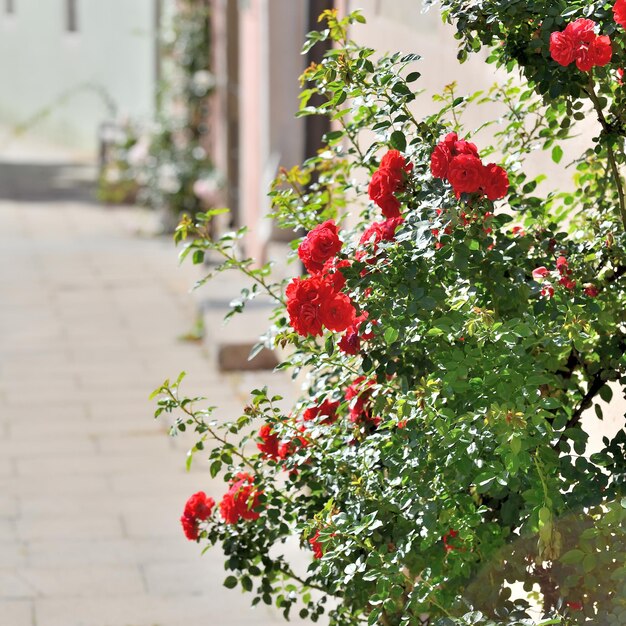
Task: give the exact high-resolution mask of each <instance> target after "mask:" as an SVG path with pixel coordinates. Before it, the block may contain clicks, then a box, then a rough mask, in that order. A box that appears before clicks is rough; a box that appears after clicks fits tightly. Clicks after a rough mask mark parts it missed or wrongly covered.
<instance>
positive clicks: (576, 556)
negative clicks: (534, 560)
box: [560, 548, 585, 565]
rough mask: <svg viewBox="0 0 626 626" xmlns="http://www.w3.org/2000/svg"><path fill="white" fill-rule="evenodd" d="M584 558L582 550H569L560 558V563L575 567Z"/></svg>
mask: <svg viewBox="0 0 626 626" xmlns="http://www.w3.org/2000/svg"><path fill="white" fill-rule="evenodd" d="M584 558H585V553H584V552H583V551H582V550H578V549H577V548H576V549H574V550H570V551H569V552H566V553H565V554H564V555H563V556H562V557H561V558H560V561H561V563H564V564H565V565H576V563H580V562H581V561H582V560H583V559H584Z"/></svg>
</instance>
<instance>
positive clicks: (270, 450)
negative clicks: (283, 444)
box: [256, 424, 280, 459]
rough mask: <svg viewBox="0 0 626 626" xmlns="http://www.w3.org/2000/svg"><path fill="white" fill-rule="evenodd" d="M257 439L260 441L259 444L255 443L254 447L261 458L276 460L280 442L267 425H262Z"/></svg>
mask: <svg viewBox="0 0 626 626" xmlns="http://www.w3.org/2000/svg"><path fill="white" fill-rule="evenodd" d="M258 437H259V439H261V443H257V444H256V445H257V448H258V449H259V450H260V451H261V452H262V454H263V456H265V457H268V458H270V459H277V458H278V448H279V445H280V442H279V440H278V436H277V435H276V434H275V433H274V431H273V430H272V427H271V426H270V425H269V424H263V426H261V428H260V429H259V433H258Z"/></svg>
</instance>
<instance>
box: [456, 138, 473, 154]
mask: <svg viewBox="0 0 626 626" xmlns="http://www.w3.org/2000/svg"><path fill="white" fill-rule="evenodd" d="M459 154H471V155H472V156H475V157H478V148H477V147H476V144H474V143H472V142H471V141H465V139H460V140H459V141H455V142H454V150H453V151H452V156H458V155H459Z"/></svg>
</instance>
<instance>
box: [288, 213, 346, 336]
mask: <svg viewBox="0 0 626 626" xmlns="http://www.w3.org/2000/svg"><path fill="white" fill-rule="evenodd" d="M341 246H342V243H341V240H340V239H339V234H338V229H337V225H336V224H335V222H334V221H333V220H328V221H326V222H324V223H323V224H320V225H319V226H316V227H315V228H314V229H313V230H312V231H311V232H310V233H309V234H308V235H307V236H306V237H305V238H304V240H303V241H302V243H301V244H300V246H299V247H298V256H299V257H300V259H302V262H303V263H304V266H305V267H306V268H307V270H308V271H309V272H310V273H311V276H310V277H309V278H294V279H293V280H292V281H291V282H290V283H289V285H287V290H286V296H287V312H288V313H289V321H290V323H291V326H292V327H293V329H294V330H295V331H296V332H297V333H298V334H299V335H302V336H303V337H306V336H307V335H313V336H314V337H315V336H321V335H322V332H323V327H324V326H325V327H326V328H328V329H329V330H333V331H337V332H341V331H344V330H346V328H348V327H349V326H351V325H352V324H353V323H354V321H355V318H356V311H355V309H354V306H353V305H352V301H351V300H350V298H349V297H348V296H347V295H346V294H344V293H341V290H342V289H343V287H344V286H345V282H346V281H345V278H344V277H343V275H342V274H341V271H340V268H341V267H345V266H346V265H348V264H349V263H348V261H339V262H337V261H336V259H335V256H336V255H337V253H338V252H339V251H340V250H341Z"/></svg>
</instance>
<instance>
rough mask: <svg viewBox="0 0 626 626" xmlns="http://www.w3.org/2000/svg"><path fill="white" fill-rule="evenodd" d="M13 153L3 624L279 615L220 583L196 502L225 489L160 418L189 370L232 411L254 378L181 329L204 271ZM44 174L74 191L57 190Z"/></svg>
mask: <svg viewBox="0 0 626 626" xmlns="http://www.w3.org/2000/svg"><path fill="white" fill-rule="evenodd" d="M12 156H13V157H14V156H15V155H11V154H9V155H8V156H7V155H6V154H4V155H3V154H2V153H0V187H1V188H2V189H3V190H4V191H3V192H2V193H0V626H200V625H212V626H221V625H224V626H226V625H228V626H238V625H241V626H243V625H250V626H251V625H253V624H255V625H256V624H271V623H282V620H281V618H279V617H277V616H276V615H275V614H274V613H272V612H271V611H270V610H269V609H267V608H265V607H263V608H257V609H255V610H253V609H250V608H249V602H250V599H251V596H250V595H245V596H244V595H242V594H241V593H240V592H239V591H238V590H235V591H227V590H225V589H224V588H223V587H222V586H221V581H222V580H223V578H224V576H225V574H224V571H223V566H222V561H221V557H220V554H217V553H209V554H207V555H205V556H204V557H201V556H200V548H199V547H198V546H197V545H196V544H195V543H191V542H188V541H187V540H186V539H185V538H184V536H183V533H182V531H181V528H180V524H179V520H178V518H179V517H180V515H181V513H182V508H183V505H184V503H185V501H186V499H187V497H188V496H189V495H191V494H192V493H194V492H195V491H197V490H199V489H204V490H205V491H207V493H209V494H211V495H213V496H214V497H215V498H216V499H217V498H218V497H219V496H220V495H221V493H223V490H224V486H223V484H222V483H221V482H217V483H211V482H210V480H209V477H208V473H207V472H206V471H205V468H204V467H201V466H200V465H198V467H197V469H196V470H195V471H192V472H191V473H186V472H185V470H184V461H185V454H184V450H185V449H186V444H187V442H178V443H177V442H176V441H175V440H172V439H170V438H169V437H168V436H167V434H166V424H165V423H159V422H155V421H154V419H153V418H152V413H153V403H152V402H150V401H149V400H148V396H149V394H150V392H151V391H152V390H153V389H154V388H155V387H156V386H158V385H159V384H160V383H161V382H162V381H163V380H164V379H165V378H166V377H174V376H176V375H177V374H178V372H179V371H181V370H183V369H184V370H186V371H188V372H189V376H188V383H187V385H186V387H185V389H186V390H187V391H188V392H189V393H199V394H202V395H208V396H210V397H211V401H212V403H214V404H217V405H219V406H220V415H221V416H222V417H226V416H228V417H236V416H237V415H238V414H239V411H240V410H241V406H242V403H243V398H242V397H241V393H240V392H239V389H244V388H247V387H248V385H249V384H250V385H253V384H259V380H258V378H255V375H247V376H246V378H245V379H240V378H237V377H230V378H225V377H220V376H219V375H218V374H217V372H216V370H215V367H214V366H213V358H212V354H211V349H210V347H209V349H207V348H202V347H201V346H198V345H197V344H190V343H184V342H181V341H180V340H179V339H177V337H178V336H180V335H182V334H184V333H185V332H187V331H189V330H190V329H191V328H192V326H193V324H194V320H195V315H196V313H195V311H196V306H195V304H194V300H193V298H192V297H191V296H190V295H189V294H188V289H189V286H190V285H191V284H192V283H193V281H194V279H195V278H196V272H195V269H194V268H192V267H191V266H189V267H183V268H180V267H179V266H178V263H177V256H176V255H177V253H176V250H175V249H174V247H173V244H171V242H170V239H169V238H155V237H150V236H142V235H141V234H139V233H140V232H141V231H142V230H144V231H146V230H149V229H150V226H151V220H152V219H153V216H152V215H151V214H149V213H146V212H144V211H142V210H138V209H132V208H122V209H120V208H107V207H101V206H98V205H95V204H92V203H89V202H86V201H85V200H84V199H83V197H82V196H81V195H80V194H79V195H77V194H76V193H75V191H76V186H72V185H71V184H70V185H69V186H68V185H67V181H68V180H71V179H72V176H75V177H77V178H80V176H76V171H79V173H80V168H79V170H76V168H74V170H72V168H71V167H70V166H69V165H68V164H67V162H66V160H65V159H63V160H61V162H55V159H54V155H52V157H51V156H50V155H49V154H48V155H47V157H46V161H47V163H48V165H50V167H51V168H53V169H50V170H46V169H45V164H42V163H39V164H38V165H37V167H33V159H32V158H30V157H29V156H28V154H26V156H25V155H24V154H21V153H20V155H19V157H20V158H19V159H17V160H19V161H21V163H22V165H23V167H21V168H20V167H18V166H16V165H15V160H16V159H15V158H14V159H13V163H14V164H13V165H12V166H8V165H7V163H6V161H7V159H8V158H11V157H12ZM3 159H4V161H5V163H2V162H1V161H2V160H3ZM34 161H35V162H36V159H34ZM29 163H30V165H29ZM42 168H43V169H42ZM33 176H35V177H36V179H33V178H32V177H33ZM41 176H48V177H49V183H48V184H49V185H50V186H51V187H52V186H54V181H57V182H58V181H59V180H61V181H65V183H63V184H65V185H66V187H67V188H68V189H70V192H69V193H68V194H67V195H64V194H63V193H60V192H58V190H59V188H61V189H62V188H63V185H61V187H58V186H56V187H55V189H56V190H57V192H55V193H51V194H49V195H46V193H45V189H43V190H42V187H41V180H42V179H41ZM32 189H36V193H29V191H30V190H32ZM8 190H10V193H9V191H8ZM205 295H206V292H205ZM217 295H218V296H219V295H220V294H217ZM256 376H258V375H256ZM264 382H265V381H264ZM280 384H284V381H283V383H280ZM250 388H252V387H250Z"/></svg>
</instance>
